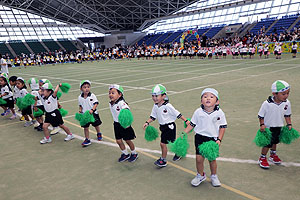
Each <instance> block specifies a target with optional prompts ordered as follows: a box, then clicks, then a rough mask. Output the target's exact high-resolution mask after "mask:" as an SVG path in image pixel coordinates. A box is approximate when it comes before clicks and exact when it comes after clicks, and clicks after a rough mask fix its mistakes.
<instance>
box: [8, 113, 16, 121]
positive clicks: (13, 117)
mask: <svg viewBox="0 0 300 200" xmlns="http://www.w3.org/2000/svg"><path fill="white" fill-rule="evenodd" d="M16 118H17V115H16V114H13V115H12V116H11V117H10V118H9V119H11V120H13V119H16Z"/></svg>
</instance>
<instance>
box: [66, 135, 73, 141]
mask: <svg viewBox="0 0 300 200" xmlns="http://www.w3.org/2000/svg"><path fill="white" fill-rule="evenodd" d="M74 138H75V137H74V135H67V137H65V141H66V142H67V141H70V140H73V139H74Z"/></svg>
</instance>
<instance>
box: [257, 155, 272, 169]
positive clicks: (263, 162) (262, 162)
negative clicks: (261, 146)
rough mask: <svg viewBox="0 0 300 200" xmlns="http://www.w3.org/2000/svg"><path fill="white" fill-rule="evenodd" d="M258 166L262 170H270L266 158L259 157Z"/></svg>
mask: <svg viewBox="0 0 300 200" xmlns="http://www.w3.org/2000/svg"><path fill="white" fill-rule="evenodd" d="M258 164H259V166H260V167H261V168H263V169H269V168H270V165H269V163H268V161H267V158H266V157H260V158H259V160H258Z"/></svg>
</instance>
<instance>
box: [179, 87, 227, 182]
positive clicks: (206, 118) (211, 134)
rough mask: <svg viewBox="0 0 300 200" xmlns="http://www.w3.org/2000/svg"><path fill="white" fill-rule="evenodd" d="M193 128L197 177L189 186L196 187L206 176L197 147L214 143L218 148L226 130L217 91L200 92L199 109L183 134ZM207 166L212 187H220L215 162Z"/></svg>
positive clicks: (207, 89) (206, 90)
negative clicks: (209, 142) (206, 143)
mask: <svg viewBox="0 0 300 200" xmlns="http://www.w3.org/2000/svg"><path fill="white" fill-rule="evenodd" d="M193 128H194V131H195V148H196V168H197V175H196V177H195V178H194V179H193V180H192V181H191V184H192V185H193V186H198V185H200V183H202V182H203V181H205V180H206V174H205V173H204V160H205V158H204V157H203V156H202V155H201V154H200V152H199V148H198V146H199V145H201V144H202V143H204V142H208V141H214V142H216V143H217V144H218V145H219V146H220V145H221V141H222V139H223V137H224V133H225V129H226V128H227V122H226V118H225V114H224V112H223V111H222V110H221V108H219V94H218V91H217V90H215V89H213V88H206V89H204V90H203V91H202V93H201V107H200V108H198V109H197V110H196V111H195V112H194V114H193V117H192V119H191V122H190V124H189V125H188V126H187V127H186V129H185V130H184V132H185V133H188V132H190V131H191V130H192V129H193ZM209 166H210V171H211V176H210V178H211V183H212V185H213V186H214V187H218V186H221V183H220V181H219V179H218V176H217V161H216V160H213V161H209Z"/></svg>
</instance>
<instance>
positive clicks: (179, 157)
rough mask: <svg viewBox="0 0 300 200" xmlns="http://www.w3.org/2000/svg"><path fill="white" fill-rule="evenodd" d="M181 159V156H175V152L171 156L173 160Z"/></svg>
mask: <svg viewBox="0 0 300 200" xmlns="http://www.w3.org/2000/svg"><path fill="white" fill-rule="evenodd" d="M180 159H181V156H177V155H176V154H175V155H174V157H173V161H178V160H180Z"/></svg>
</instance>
